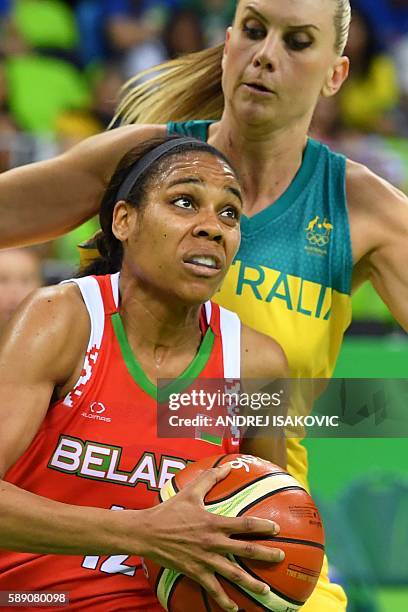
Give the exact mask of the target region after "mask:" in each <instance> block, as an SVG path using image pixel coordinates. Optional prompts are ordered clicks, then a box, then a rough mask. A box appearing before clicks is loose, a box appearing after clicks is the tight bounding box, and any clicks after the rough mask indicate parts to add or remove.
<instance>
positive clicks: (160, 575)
mask: <svg viewBox="0 0 408 612" xmlns="http://www.w3.org/2000/svg"><path fill="white" fill-rule="evenodd" d="M164 569H165V568H164V567H162V568H160V571H159V573H158V574H157V578H156V583H155V585H154V593H155V595H156V597H157V591H158V590H159V583H160V580H161V577H162V575H163V572H164Z"/></svg>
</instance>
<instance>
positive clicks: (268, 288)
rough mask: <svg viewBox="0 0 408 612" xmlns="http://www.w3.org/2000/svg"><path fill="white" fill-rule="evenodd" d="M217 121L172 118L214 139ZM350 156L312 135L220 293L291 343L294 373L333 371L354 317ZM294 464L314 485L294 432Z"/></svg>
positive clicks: (248, 235)
mask: <svg viewBox="0 0 408 612" xmlns="http://www.w3.org/2000/svg"><path fill="white" fill-rule="evenodd" d="M210 123H211V122H209V121H188V122H183V123H173V122H172V123H169V124H168V131H169V133H177V134H180V135H183V136H187V135H188V136H195V137H197V138H200V139H202V140H206V139H207V134H208V127H209V125H210ZM345 172H346V160H345V158H344V157H343V156H342V155H339V154H336V153H334V152H332V151H331V150H330V149H329V148H328V147H326V146H325V145H323V144H321V143H319V142H317V141H315V140H312V139H309V140H308V143H307V146H306V148H305V151H304V156H303V162H302V165H301V167H300V169H299V171H298V173H297V174H296V176H295V178H294V179H293V181H292V183H291V185H290V186H289V187H288V189H287V190H286V192H285V193H284V194H283V195H282V196H281V197H280V198H279V199H278V200H277V201H276V202H274V203H273V205H271V206H268V207H267V208H266V209H264V210H262V211H261V212H259V213H257V214H256V215H254V216H253V217H250V218H248V217H245V216H244V217H243V219H242V224H241V231H242V241H241V246H240V249H239V251H238V253H237V256H236V258H235V261H234V263H233V265H232V266H231V269H230V271H229V272H228V275H227V277H226V280H225V281H224V284H223V287H222V289H221V291H220V292H219V293H218V294H217V295H216V296H215V298H214V300H215V301H216V302H218V303H219V304H220V305H222V306H224V307H225V308H228V309H230V310H233V311H234V312H236V313H237V314H238V315H239V317H240V318H241V320H242V322H243V323H245V324H247V325H249V326H251V327H254V328H255V329H257V330H258V331H260V332H262V333H264V334H267V335H269V336H272V337H273V338H275V339H276V340H277V341H278V342H279V344H280V345H281V346H282V348H283V349H284V351H285V353H286V356H287V358H288V361H289V365H290V370H291V376H292V377H295V378H326V377H330V376H331V375H332V373H333V370H334V366H335V363H336V359H337V356H338V353H339V350H340V346H341V343H342V338H343V334H344V331H345V329H346V328H347V326H348V325H349V323H350V319H351V296H350V293H351V274H352V265H353V264H352V252H351V241H350V232H349V221H348V214H347V205H346V193H345ZM288 468H289V471H290V472H291V473H292V474H293V475H294V476H295V477H296V478H297V479H298V480H299V481H300V482H302V483H303V484H305V485H307V456H306V449H305V448H304V447H303V446H302V444H301V442H300V440H299V439H295V438H289V439H288Z"/></svg>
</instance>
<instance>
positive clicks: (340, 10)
mask: <svg viewBox="0 0 408 612" xmlns="http://www.w3.org/2000/svg"><path fill="white" fill-rule="evenodd" d="M350 22H351V6H350V0H336V12H335V13H334V28H335V30H336V42H335V45H334V48H335V51H336V53H337V54H338V55H342V53H343V51H344V48H345V46H346V44H347V39H348V35H349V30H350Z"/></svg>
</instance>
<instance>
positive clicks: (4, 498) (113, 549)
mask: <svg viewBox="0 0 408 612" xmlns="http://www.w3.org/2000/svg"><path fill="white" fill-rule="evenodd" d="M145 512H146V511H144V510H140V511H138V510H133V511H123V512H122V511H114V510H105V509H101V508H93V507H88V506H74V505H70V504H64V503H61V502H57V501H54V500H50V499H47V498H45V497H41V496H39V495H35V494H34V493H31V492H29V491H25V490H23V489H20V488H18V487H16V486H14V485H13V484H10V483H8V482H5V481H4V480H3V481H0V542H1V548H3V549H6V550H15V551H20V552H34V553H45V554H64V555H82V554H92V555H111V554H140V553H141V552H142V549H143V547H142V544H141V542H142V540H143V537H142V532H143V531H144V526H143V525H144V521H143V520H140V519H141V518H142V515H143V516H144V514H145ZM130 518H132V519H134V520H132V521H131V524H130V521H129V519H130ZM125 526H126V527H125ZM130 527H132V528H131V529H130Z"/></svg>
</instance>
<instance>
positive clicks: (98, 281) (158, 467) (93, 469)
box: [0, 275, 239, 612]
mask: <svg viewBox="0 0 408 612" xmlns="http://www.w3.org/2000/svg"><path fill="white" fill-rule="evenodd" d="M118 278H119V277H118V275H112V276H110V275H108V276H102V277H87V278H85V279H78V280H77V281H75V282H77V283H78V284H79V286H80V288H81V291H82V295H83V296H84V300H85V303H86V305H87V307H88V311H89V314H90V317H91V323H92V332H91V339H90V343H89V345H88V351H87V356H86V359H85V362H84V369H83V372H82V375H81V378H80V380H79V381H78V382H77V384H76V385H75V388H74V389H73V391H72V392H71V393H69V394H68V396H67V397H66V398H64V399H63V400H60V401H58V402H56V403H54V404H52V405H50V407H49V410H48V413H47V416H46V418H45V420H44V422H43V423H42V425H41V428H40V430H39V431H38V433H37V435H36V436H35V438H34V440H33V442H32V443H31V445H30V447H29V448H28V449H27V451H26V452H25V453H24V455H23V456H22V457H21V458H20V459H19V460H18V461H17V462H16V464H15V465H14V466H12V468H11V469H10V470H9V471H8V472H7V474H6V475H5V480H6V481H8V482H10V483H13V484H15V485H17V486H19V487H21V488H23V489H26V490H28V491H32V492H33V493H37V494H39V495H43V496H45V497H48V498H50V499H54V500H57V501H60V502H65V503H69V504H79V505H81V506H95V507H101V508H115V509H118V510H119V509H120V508H128V509H131V508H132V509H141V508H148V507H150V506H152V505H153V504H154V502H155V499H156V495H157V491H158V490H159V489H160V488H161V486H162V485H163V484H164V483H165V481H166V480H167V479H168V478H169V477H171V476H172V474H173V473H175V471H177V470H179V469H181V468H183V467H184V466H185V465H186V463H187V462H188V461H191V460H197V459H200V458H202V457H205V456H209V455H212V454H216V453H218V452H219V453H222V452H225V453H229V452H237V446H234V445H233V444H232V442H231V441H230V440H227V439H225V440H223V442H222V446H214V444H211V443H209V442H208V441H204V440H192V439H159V438H157V435H156V400H155V399H154V398H153V397H152V395H151V394H150V393H149V388H148V386H147V387H146V385H144V384H143V382H142V383H138V382H137V380H136V379H137V378H138V376H139V374H140V372H139V371H138V367H140V366H138V365H137V362H135V359H134V357H133V356H132V355H130V356H129V346H128V345H127V346H125V345H126V340H125V341H124V340H123V338H122V339H121V334H122V335H123V333H124V331H123V328H122V327H121V324H120V321H119V319H120V317H119V314H118V305H117V302H118V294H117V293H118V282H119V281H118ZM115 287H116V296H115ZM101 296H102V300H101V299H100V298H101ZM210 310H211V317H210V321H209V322H208V323H207V316H208V313H209V311H210ZM206 313H207V314H206ZM227 314H228V315H231V313H227ZM233 316H235V315H233ZM201 320H202V327H203V328H204V329H203V332H204V333H205V335H204V339H203V343H202V344H204V343H206V342H207V340H208V336H209V335H212V334H213V335H214V338H213V344H212V348H211V350H210V352H209V356H208V359H206V356H205V355H204V357H203V356H202V355H201V356H200V353H199V354H198V356H197V358H196V359H195V361H198V362H199V361H200V359H201V365H200V363H198V366H197V364H196V368H197V367H201V366H202V369H201V371H200V372H199V373H198V376H199V377H201V378H218V379H220V378H224V374H225V368H224V361H225V359H226V358H225V355H226V353H225V351H226V344H225V343H227V344H228V341H229V340H231V346H233V345H234V346H237V338H232V336H231V334H233V333H235V332H234V331H231V329H232V328H231V329H230V328H229V329H230V331H229V332H224V331H223V333H221V325H220V308H219V306H217V305H215V304H212V305H211V306H209V304H206V306H203V307H202V316H201ZM238 329H239V328H238V326H235V330H238ZM73 333H75V330H73ZM237 333H238V332H237ZM223 336H224V337H223ZM226 336H228V337H226ZM118 338H119V339H118ZM208 345H209V343H208V342H207V346H208ZM190 369H191V368H189V370H190ZM143 376H144V375H143V372H142V373H141V374H140V380H141V381H142V380H143ZM146 384H147V383H146ZM141 385H142V386H141ZM143 387H145V388H143ZM1 590H17V591H21V590H37V591H68V592H69V596H70V606H69V609H70V610H92V611H95V612H99V611H101V612H102V611H103V612H119V611H121V610H128V611H129V610H143V611H146V610H162V608H161V607H160V605H159V604H158V603H157V601H156V599H155V597H154V596H153V593H152V592H151V590H150V588H149V586H148V583H147V581H146V579H145V576H144V573H143V570H142V567H141V560H140V558H139V557H135V556H133V557H128V556H126V555H116V556H110V557H96V556H69V555H41V554H27V553H15V552H8V551H0V591H1ZM25 609H31V608H25ZM33 609H34V608H33Z"/></svg>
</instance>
